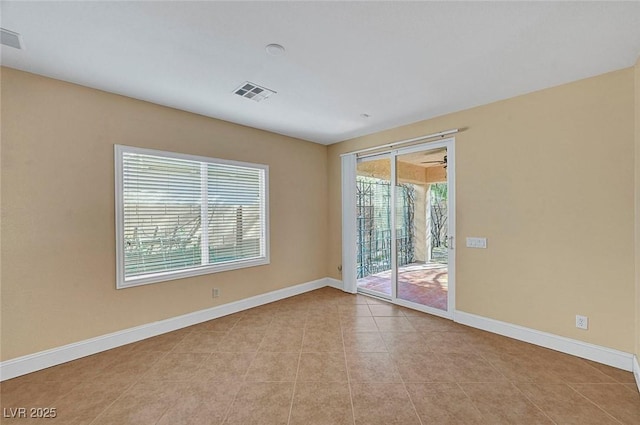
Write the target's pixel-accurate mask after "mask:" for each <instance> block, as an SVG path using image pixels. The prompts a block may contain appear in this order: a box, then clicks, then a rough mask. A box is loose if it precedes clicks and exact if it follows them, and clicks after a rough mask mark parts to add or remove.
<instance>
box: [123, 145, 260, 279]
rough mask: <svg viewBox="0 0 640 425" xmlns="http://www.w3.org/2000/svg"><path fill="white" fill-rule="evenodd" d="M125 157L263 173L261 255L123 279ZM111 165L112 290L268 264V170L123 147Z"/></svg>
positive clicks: (239, 163) (258, 165) (251, 165)
mask: <svg viewBox="0 0 640 425" xmlns="http://www.w3.org/2000/svg"><path fill="white" fill-rule="evenodd" d="M125 153H137V154H143V155H154V156H160V157H166V158H172V159H184V160H188V161H198V162H201V163H207V164H222V165H235V166H240V167H247V168H254V169H259V170H262V171H263V172H264V193H263V195H264V202H263V208H264V209H263V211H262V213H263V217H264V221H263V223H264V255H263V256H261V257H259V258H251V259H240V260H232V261H225V262H222V263H217V264H207V265H203V266H199V267H193V268H190V269H182V270H175V271H165V272H157V273H148V274H145V275H140V276H136V277H130V278H128V279H127V278H126V277H125V275H124V270H125V268H124V182H123V158H124V154H125ZM114 163H115V167H114V168H115V227H116V228H115V230H116V289H125V288H131V287H135V286H140V285H148V284H152V283H160V282H167V281H171V280H176V279H184V278H188V277H193V276H201V275H204V274H210V273H219V272H224V271H230V270H239V269H244V268H248V267H256V266H263V265H267V264H270V248H269V245H270V244H269V227H270V226H269V166H268V165H265V164H255V163H251V162H240V161H232V160H227V159H220V158H211V157H206V156H198V155H189V154H182V153H177V152H170V151H161V150H156V149H146V148H138V147H133V146H126V145H114Z"/></svg>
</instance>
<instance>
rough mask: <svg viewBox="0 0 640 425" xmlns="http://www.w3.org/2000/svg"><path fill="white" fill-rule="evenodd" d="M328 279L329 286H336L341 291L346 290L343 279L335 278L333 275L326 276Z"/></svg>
mask: <svg viewBox="0 0 640 425" xmlns="http://www.w3.org/2000/svg"><path fill="white" fill-rule="evenodd" d="M326 281H327V286H330V287H332V288H336V289H339V290H341V291H344V287H343V286H342V281H341V280H338V279H334V278H332V277H328V278H326Z"/></svg>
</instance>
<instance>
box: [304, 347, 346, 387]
mask: <svg viewBox="0 0 640 425" xmlns="http://www.w3.org/2000/svg"><path fill="white" fill-rule="evenodd" d="M298 381H299V382H309V381H317V382H347V365H346V361H345V358H344V353H342V352H337V353H302V355H301V356H300V366H299V369H298Z"/></svg>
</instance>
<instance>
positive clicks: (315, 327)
mask: <svg viewBox="0 0 640 425" xmlns="http://www.w3.org/2000/svg"><path fill="white" fill-rule="evenodd" d="M304 329H305V330H306V331H326V332H331V331H339V330H340V316H339V315H337V314H329V315H327V314H325V313H323V314H321V315H314V314H310V315H309V316H307V322H306V323H305V325H304Z"/></svg>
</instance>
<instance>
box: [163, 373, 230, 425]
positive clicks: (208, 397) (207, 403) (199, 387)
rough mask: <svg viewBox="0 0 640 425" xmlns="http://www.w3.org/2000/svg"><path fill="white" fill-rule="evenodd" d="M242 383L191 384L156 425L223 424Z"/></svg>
mask: <svg viewBox="0 0 640 425" xmlns="http://www.w3.org/2000/svg"><path fill="white" fill-rule="evenodd" d="M241 385H242V384H241V383H239V382H227V383H225V384H224V385H211V384H210V383H208V382H195V383H191V384H189V386H188V387H187V388H185V389H184V391H183V392H182V393H181V394H180V397H178V398H177V400H176V401H175V403H174V404H173V405H172V406H170V407H169V408H168V409H167V410H166V411H165V413H164V414H163V415H162V417H161V418H160V420H159V421H158V422H157V424H156V425H218V424H222V422H223V420H224V418H225V416H226V415H227V412H228V410H229V407H231V403H233V400H234V399H235V397H236V394H237V393H238V391H239V390H240V387H241Z"/></svg>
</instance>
